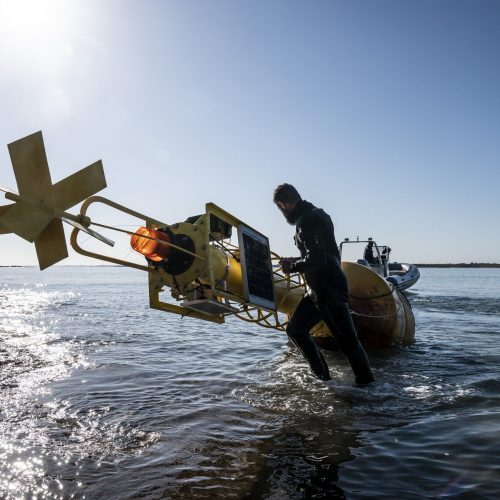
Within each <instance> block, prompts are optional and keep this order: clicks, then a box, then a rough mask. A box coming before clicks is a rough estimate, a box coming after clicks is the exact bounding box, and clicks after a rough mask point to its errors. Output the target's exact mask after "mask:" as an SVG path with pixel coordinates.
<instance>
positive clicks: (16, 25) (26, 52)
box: [0, 0, 75, 63]
mask: <svg viewBox="0 0 500 500" xmlns="http://www.w3.org/2000/svg"><path fill="white" fill-rule="evenodd" d="M72 5H74V2H68V1H64V0H0V22H1V25H0V50H1V51H2V58H3V59H4V63H5V60H8V61H9V62H12V61H13V60H17V61H19V60H21V61H22V60H26V59H30V60H36V59H38V58H39V57H40V56H43V58H45V59H47V56H48V55H49V53H50V55H51V56H55V57H57V55H58V53H61V52H62V53H63V52H64V51H67V46H68V45H70V43H69V39H70V37H71V34H72V30H74V28H75V15H74V12H72V10H71V6H72Z"/></svg>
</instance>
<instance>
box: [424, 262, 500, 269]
mask: <svg viewBox="0 0 500 500" xmlns="http://www.w3.org/2000/svg"><path fill="white" fill-rule="evenodd" d="M415 265H416V266H417V267H475V268H479V267H483V268H485V267H486V268H500V264H488V263H485V262H470V263H469V264H466V263H464V262H462V263H460V264H415Z"/></svg>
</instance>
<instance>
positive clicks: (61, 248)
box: [0, 132, 112, 269]
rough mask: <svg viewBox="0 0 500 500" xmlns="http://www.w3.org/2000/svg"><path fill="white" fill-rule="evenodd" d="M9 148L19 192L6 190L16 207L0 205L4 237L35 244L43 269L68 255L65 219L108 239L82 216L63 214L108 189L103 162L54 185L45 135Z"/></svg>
mask: <svg viewBox="0 0 500 500" xmlns="http://www.w3.org/2000/svg"><path fill="white" fill-rule="evenodd" d="M8 147H9V153H10V158H11V161H12V166H13V168H14V174H15V176H16V181H17V186H18V190H19V194H16V193H14V192H12V191H10V190H8V189H2V191H4V192H5V197H6V198H8V199H10V200H12V201H14V202H15V203H13V204H10V205H4V206H0V234H2V233H15V234H17V235H18V236H21V237H22V238H24V239H25V240H28V241H29V242H35V247H36V253H37V256H38V262H39V264H40V269H45V268H47V267H49V266H51V265H52V264H55V263H56V262H59V261H60V260H63V259H65V258H66V257H67V256H68V249H67V247H66V239H65V237H64V229H63V225H62V220H64V221H65V222H68V223H70V224H72V225H76V226H78V227H80V229H83V230H84V231H86V232H88V233H90V234H92V235H93V236H96V237H98V238H99V239H101V240H103V241H104V240H105V239H104V238H102V237H100V235H98V234H97V233H95V232H94V231H92V230H90V229H88V227H84V226H82V225H81V222H82V221H81V220H79V218H78V217H75V216H73V215H71V214H68V213H66V212H65V211H66V210H67V209H69V208H70V207H72V206H74V205H76V204H78V203H80V202H82V201H83V200H85V199H86V198H88V197H89V196H92V195H93V194H95V193H97V192H98V191H100V190H101V189H104V188H105V187H106V178H105V177H104V170H103V167H102V162H101V160H99V161H96V162H95V163H93V164H92V165H89V166H88V167H85V168H83V169H82V170H79V171H78V172H76V173H74V174H73V175H70V176H69V177H66V178H65V179H63V180H61V181H59V182H57V183H56V184H52V180H51V178H50V170H49V165H48V163H47V156H46V154H45V147H44V144H43V137H42V133H41V132H36V133H34V134H32V135H28V136H27V137H24V138H22V139H19V140H18V141H15V142H12V143H11V144H9V145H8ZM87 226H88V223H87ZM106 243H110V242H109V241H106ZM111 243H112V242H111Z"/></svg>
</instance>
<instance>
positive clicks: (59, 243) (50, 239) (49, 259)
mask: <svg viewBox="0 0 500 500" xmlns="http://www.w3.org/2000/svg"><path fill="white" fill-rule="evenodd" d="M35 247H36V254H37V257H38V264H39V265H40V270H41V271H43V270H44V269H46V268H47V267H50V266H52V265H53V264H55V263H56V262H59V261H61V260H63V259H65V258H66V257H67V256H68V248H67V246H66V238H65V237H64V229H63V223H62V222H61V220H60V219H52V221H51V222H50V223H49V225H48V226H47V227H46V228H45V229H44V230H43V231H42V232H41V233H40V236H38V238H37V239H36V240H35Z"/></svg>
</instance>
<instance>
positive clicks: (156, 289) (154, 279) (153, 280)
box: [70, 196, 224, 323]
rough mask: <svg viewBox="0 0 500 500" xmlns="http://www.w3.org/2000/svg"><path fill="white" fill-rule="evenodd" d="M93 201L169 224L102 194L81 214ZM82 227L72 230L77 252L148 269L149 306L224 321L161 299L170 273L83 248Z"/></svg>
mask: <svg viewBox="0 0 500 500" xmlns="http://www.w3.org/2000/svg"><path fill="white" fill-rule="evenodd" d="M93 203H102V204H104V205H108V206H110V207H112V208H114V209H116V210H119V211H120V212H124V213H126V214H129V215H132V216H133V217H136V218H137V219H142V220H144V222H145V224H146V225H147V226H148V227H165V226H168V224H165V223H164V222H161V221H159V220H157V219H153V218H152V217H149V216H147V215H144V214H141V213H140V212H136V211H134V210H130V209H129V208H127V207H125V206H123V205H120V204H119V203H115V202H114V201H111V200H109V199H108V198H104V197H102V196H91V197H90V198H87V199H86V200H85V201H84V202H83V204H82V206H81V208H80V214H81V215H82V216H84V217H86V216H87V210H88V208H89V207H90V205H92V204H93ZM79 232H80V229H78V228H74V229H73V231H72V232H71V238H70V243H71V246H72V248H73V250H75V252H77V253H79V254H81V255H85V256H86V257H90V258H92V259H98V260H102V261H105V262H110V263H112V264H118V265H120V266H125V267H131V268H133V269H138V270H140V271H146V272H147V273H148V282H149V283H148V284H149V306H150V307H151V308H152V309H158V310H160V311H166V312H171V313H174V314H180V315H181V316H189V317H192V318H198V319H204V320H207V321H212V322H215V323H224V317H223V316H220V317H219V316H209V315H205V314H202V313H198V312H197V311H193V310H192V309H188V308H187V307H182V306H178V305H175V304H170V303H168V302H163V301H162V300H160V292H161V291H162V290H163V288H164V286H165V285H167V286H170V280H169V279H168V275H167V274H166V273H165V272H163V271H161V270H158V269H155V268H154V267H153V266H143V265H140V264H135V263H133V262H129V261H126V260H122V259H117V258H115V257H110V256H109V255H103V254H99V253H95V252H90V251H88V250H85V249H83V248H82V247H81V246H80V245H79V244H78V241H77V238H78V233H79Z"/></svg>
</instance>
